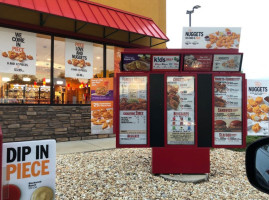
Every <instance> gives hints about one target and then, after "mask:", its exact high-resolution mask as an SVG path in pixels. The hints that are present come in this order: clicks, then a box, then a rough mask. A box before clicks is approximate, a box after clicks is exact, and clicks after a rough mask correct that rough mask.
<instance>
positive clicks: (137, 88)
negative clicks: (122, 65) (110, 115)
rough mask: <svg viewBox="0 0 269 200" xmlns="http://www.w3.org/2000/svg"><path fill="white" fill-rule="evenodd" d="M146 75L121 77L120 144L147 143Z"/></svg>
mask: <svg viewBox="0 0 269 200" xmlns="http://www.w3.org/2000/svg"><path fill="white" fill-rule="evenodd" d="M147 82H148V79H147V77H146V76H136V77H135V76H122V77H120V83H119V84H120V102H119V103H120V119H119V121H120V138H119V143H120V144H147V114H148V113H147V102H148V99H147V92H148V91H147Z"/></svg>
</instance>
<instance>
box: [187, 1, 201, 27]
mask: <svg viewBox="0 0 269 200" xmlns="http://www.w3.org/2000/svg"><path fill="white" fill-rule="evenodd" d="M198 8H201V6H199V5H196V6H194V7H193V8H192V10H187V13H186V14H189V27H191V14H192V13H194V9H198Z"/></svg>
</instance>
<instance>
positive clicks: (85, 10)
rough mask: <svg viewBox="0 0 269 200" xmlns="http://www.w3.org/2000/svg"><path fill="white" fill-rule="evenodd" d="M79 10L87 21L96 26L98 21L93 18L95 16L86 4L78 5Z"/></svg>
mask: <svg viewBox="0 0 269 200" xmlns="http://www.w3.org/2000/svg"><path fill="white" fill-rule="evenodd" d="M79 5H80V8H81V10H82V11H83V13H84V15H85V17H86V18H87V21H88V22H90V23H94V24H98V21H97V19H96V17H95V14H94V13H93V12H92V10H91V9H90V7H89V6H88V4H86V3H79Z"/></svg>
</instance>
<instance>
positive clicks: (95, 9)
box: [89, 4, 109, 26]
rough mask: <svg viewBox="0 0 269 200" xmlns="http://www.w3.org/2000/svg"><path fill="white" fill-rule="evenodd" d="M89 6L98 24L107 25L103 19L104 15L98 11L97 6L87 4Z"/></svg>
mask: <svg viewBox="0 0 269 200" xmlns="http://www.w3.org/2000/svg"><path fill="white" fill-rule="evenodd" d="M89 7H90V8H91V10H92V12H93V13H94V15H95V17H96V19H97V21H98V24H100V25H103V26H109V25H108V23H107V21H106V20H105V18H104V16H103V15H102V13H101V12H100V10H99V7H98V6H95V5H90V4H89Z"/></svg>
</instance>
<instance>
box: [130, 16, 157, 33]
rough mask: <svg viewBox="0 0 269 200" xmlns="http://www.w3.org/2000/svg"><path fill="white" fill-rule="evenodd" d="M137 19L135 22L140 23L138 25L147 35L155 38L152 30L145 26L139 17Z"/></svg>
mask: <svg viewBox="0 0 269 200" xmlns="http://www.w3.org/2000/svg"><path fill="white" fill-rule="evenodd" d="M133 18H134V19H135V21H136V22H137V23H138V25H139V26H140V27H141V28H142V29H143V31H144V32H145V33H146V35H149V36H154V35H153V34H152V33H151V32H150V30H149V29H148V28H147V27H146V26H145V24H144V23H143V22H142V21H141V19H140V18H138V17H133Z"/></svg>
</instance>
